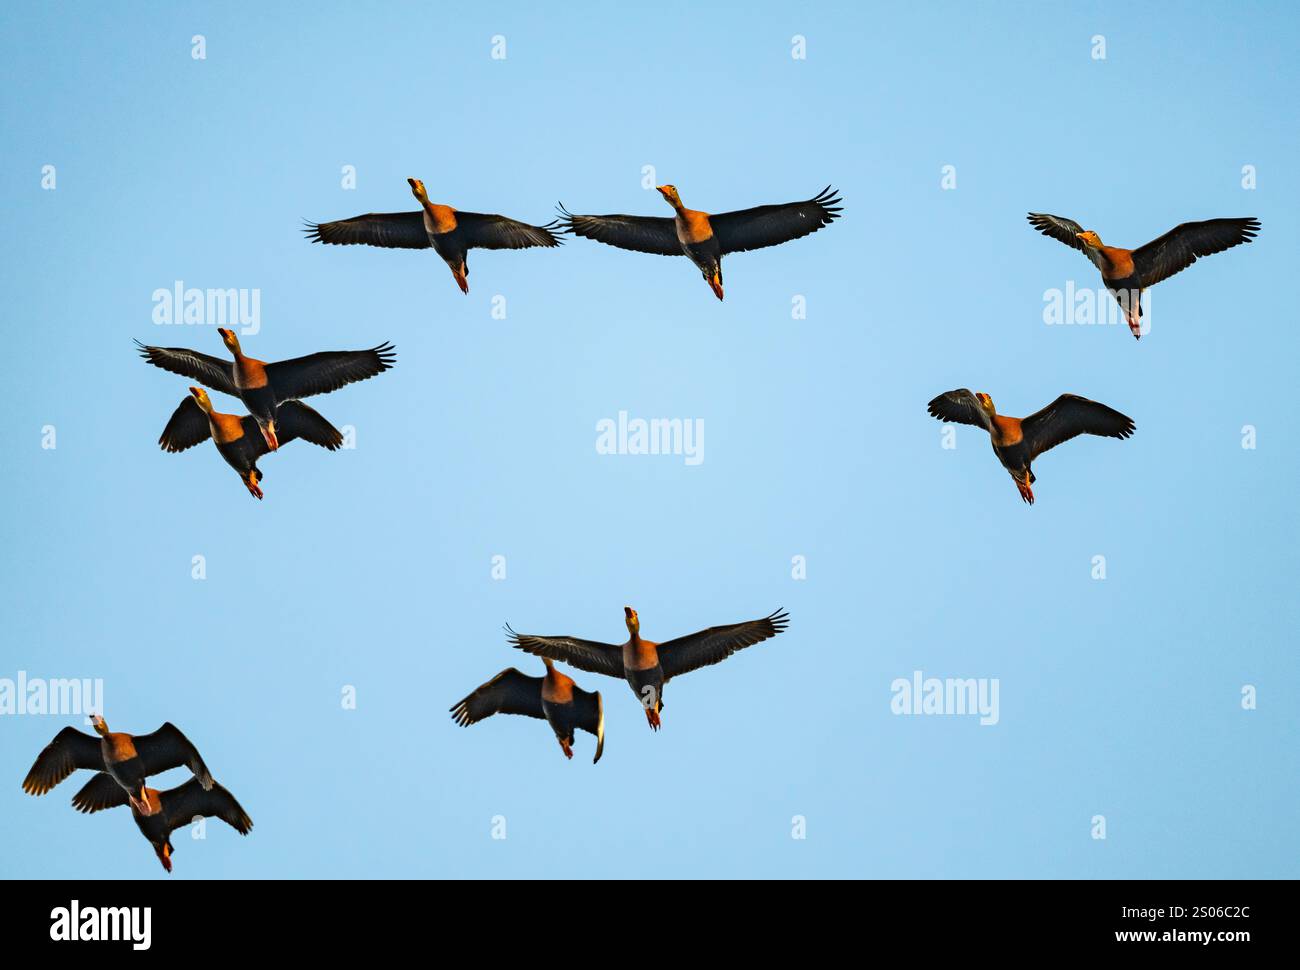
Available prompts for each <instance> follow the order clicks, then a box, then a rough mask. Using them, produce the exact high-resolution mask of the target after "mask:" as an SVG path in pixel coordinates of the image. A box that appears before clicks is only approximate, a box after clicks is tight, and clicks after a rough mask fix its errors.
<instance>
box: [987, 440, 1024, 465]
mask: <svg viewBox="0 0 1300 970" xmlns="http://www.w3.org/2000/svg"><path fill="white" fill-rule="evenodd" d="M993 452H994V454H996V455H997V456H998V461H1000V462H1002V467H1004V468H1005V469H1006V470H1007V471H1010V472H1027V471H1029V462H1030V459H1031V457H1032V456H1031V455H1030V454H1029V446H1028V445H1026V444H1025V443H1024V442H1023V441H1021V442H1020V443H1019V444H1014V445H1006V446H1002V447H999V446H998V445H994V446H993Z"/></svg>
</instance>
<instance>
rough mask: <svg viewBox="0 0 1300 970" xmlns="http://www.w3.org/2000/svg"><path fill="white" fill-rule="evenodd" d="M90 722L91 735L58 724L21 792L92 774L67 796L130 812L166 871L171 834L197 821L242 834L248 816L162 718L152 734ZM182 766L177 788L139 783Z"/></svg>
mask: <svg viewBox="0 0 1300 970" xmlns="http://www.w3.org/2000/svg"><path fill="white" fill-rule="evenodd" d="M91 724H92V726H93V727H94V729H95V733H96V734H98V735H99V737H98V738H93V737H91V736H90V735H89V734H83V733H82V732H81V731H78V730H77V729H76V728H74V727H66V728H64V729H63V730H62V731H60V732H59V733H58V734H56V735H55V736H54V740H53V741H51V742H50V743H49V744H47V745H46V746H45V749H44V750H43V751H41V753H40V754H39V755H38V756H37V758H36V763H35V764H33V765H32V769H31V771H29V772H27V777H26V778H24V779H23V791H25V792H27V794H29V795H44V794H46V793H47V792H49V791H50V790H51V789H53V788H54V787H55V786H56V785H58V784H59V783H60V782H62V781H63V780H64V779H66V778H67V777H68V776H69V775H71V774H72V773H73V772H74V771H78V770H80V769H82V768H86V769H89V770H90V771H93V772H95V774H94V775H93V776H92V777H91V779H90V781H88V782H86V784H85V785H83V786H82V788H81V790H80V791H78V792H77V793H76V794H75V795H73V796H72V806H73V807H74V808H75V809H76V810H77V811H79V812H85V813H86V814H91V813H93V812H101V811H103V810H104V809H106V808H118V807H120V806H122V805H129V806H130V807H131V817H132V818H133V819H134V820H135V824H136V828H138V829H139V830H140V834H141V835H143V836H144V837H145V838H146V839H147V840H148V841H149V844H150V845H152V846H153V850H154V852H155V854H157V856H158V861H159V862H161V863H162V867H163V868H164V869H166V870H167V871H168V872H171V871H172V853H173V852H174V851H175V850H174V849H173V847H172V842H171V834H172V833H173V832H174V831H176V830H177V829H178V828H181V827H182V826H184V825H190V824H191V823H193V822H194V821H195V820H196V819H199V818H219V819H221V820H222V821H223V822H225V823H226V824H227V825H229V826H230V827H231V828H233V829H234V830H235V831H236V832H238V833H239V834H240V835H247V834H248V832H249V829H251V828H252V827H253V820H252V819H251V818H249V817H248V813H247V812H245V811H244V809H243V808H242V807H241V806H240V804H239V802H237V801H236V800H235V796H234V795H232V794H230V792H228V791H226V789H224V788H223V787H221V785H220V784H218V783H217V782H216V781H215V780H214V779H213V777H212V772H210V771H208V766H207V765H205V764H204V763H203V758H202V757H201V756H200V755H199V751H198V749H197V748H196V747H194V745H193V744H191V743H190V739H189V738H187V737H186V736H185V735H184V734H182V733H181V731H180V729H179V728H178V727H176V725H174V724H172V723H171V722H170V721H168V722H167V723H166V724H164V725H163V726H162V727H160V728H159V729H158V730H157V731H154V732H153V733H152V734H139V735H134V736H133V735H130V734H121V733H117V732H114V731H110V730H109V729H108V724H107V723H106V722H105V721H104V718H103V717H102V716H101V715H99V714H95V715H93V716H92V717H91ZM181 767H185V768H189V769H190V771H191V772H193V774H194V777H193V778H191V779H190V780H189V781H187V782H185V784H183V785H178V786H177V787H176V788H169V789H168V790H166V791H159V790H158V789H156V788H150V787H149V786H148V785H146V784H145V782H146V781H148V779H149V776H150V775H156V774H160V773H161V772H164V771H167V770H168V769H170V768H181Z"/></svg>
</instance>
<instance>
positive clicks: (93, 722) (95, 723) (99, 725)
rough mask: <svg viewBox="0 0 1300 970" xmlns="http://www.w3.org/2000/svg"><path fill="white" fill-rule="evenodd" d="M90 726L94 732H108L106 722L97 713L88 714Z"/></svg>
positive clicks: (103, 733)
mask: <svg viewBox="0 0 1300 970" xmlns="http://www.w3.org/2000/svg"><path fill="white" fill-rule="evenodd" d="M90 726H91V727H93V728H94V729H95V733H96V734H99V735H105V734H108V722H107V721H105V720H104V718H103V717H102V716H101V715H99V714H92V715H90Z"/></svg>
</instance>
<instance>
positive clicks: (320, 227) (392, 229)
mask: <svg viewBox="0 0 1300 970" xmlns="http://www.w3.org/2000/svg"><path fill="white" fill-rule="evenodd" d="M406 181H407V183H408V184H409V185H410V186H411V194H412V195H414V196H415V198H416V200H417V201H418V202H419V203H420V209H419V211H418V212H368V213H366V214H365V215H363V216H353V217H352V218H351V219H339V220H338V221H337V222H322V223H314V222H309V223H307V228H306V229H305V230H304V231H305V232H306V233H307V238H308V239H310V240H311V241H312V242H318V243H326V244H328V245H333V246H352V245H362V246H382V247H384V248H385V249H428V248H430V247H432V248H433V251H434V252H436V253H437V254H438V255H439V256H441V257H442V258H443V261H444V262H446V264H447V266H448V267H449V268H450V269H451V275H452V276H453V277H454V278H455V280H456V285H457V286H459V287H460V291H461V292H462V293H468V292H469V263H468V261H467V257H468V255H469V251H470V250H471V249H528V248H531V247H533V246H559V245H561V243H562V242H563V240H561V239H560V238H559V237H558V236H556V235H555V233H554V232H552V230H553V229H555V228H556V225H555V223H550V224H548V225H545V226H530V225H529V224H528V223H526V222H518V221H517V220H515V219H507V218H506V217H505V216H497V215H484V214H482V213H480V212H461V211H460V210H459V209H453V208H452V207H451V206H449V205H438V204H436V203H433V202H430V201H429V195H428V193H427V192H425V190H424V183H423V182H421V181H420V180H419V179H407V180H406Z"/></svg>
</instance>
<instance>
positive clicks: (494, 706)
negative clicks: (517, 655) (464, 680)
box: [450, 667, 546, 727]
mask: <svg viewBox="0 0 1300 970" xmlns="http://www.w3.org/2000/svg"><path fill="white" fill-rule="evenodd" d="M542 680H543V678H541V677H529V676H528V675H527V674H525V673H522V672H521V671H519V670H516V669H515V668H514V667H507V668H506V669H505V670H503V671H501V673H499V674H497V675H496V676H495V677H493V678H492V679H491V680H489V681H488V682H487V683H485V684H481V685H480V686H478V687H476V688H474V690H473V691H472V692H471V693H470V694H469V695H468V696H466V697H464V698H462V699H461V700H459V701H457V702H456V703H455V704H453V705H452V706H451V709H450V710H451V717H452V720H454V721H455V722H456V723H457V724H459V725H460V726H461V727H469V725H471V724H475V723H477V722H478V721H481V720H483V719H484V718H487V717H491V716H492V715H493V714H523V715H525V716H527V717H538V718H545V717H546V714H545V713H544V712H543V710H542Z"/></svg>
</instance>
